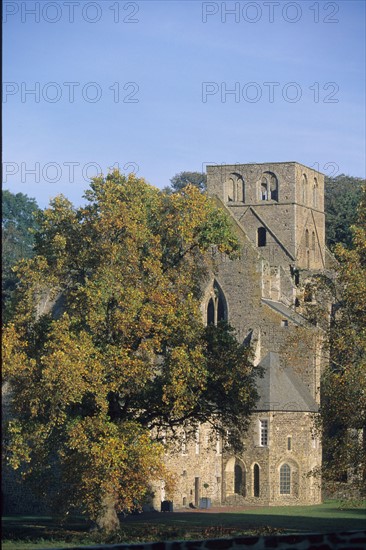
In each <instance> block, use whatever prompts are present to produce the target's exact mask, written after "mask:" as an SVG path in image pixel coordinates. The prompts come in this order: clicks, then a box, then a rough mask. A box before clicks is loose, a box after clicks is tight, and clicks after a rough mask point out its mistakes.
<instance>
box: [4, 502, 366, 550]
mask: <svg viewBox="0 0 366 550" xmlns="http://www.w3.org/2000/svg"><path fill="white" fill-rule="evenodd" d="M365 524H366V503H364V506H363V507H359V508H348V509H347V508H345V509H342V508H341V507H340V504H339V502H336V501H328V502H325V503H324V504H320V505H317V506H294V507H289V506H285V507H284V506H282V507H269V508H250V509H245V510H242V511H237V510H236V511H235V512H227V511H225V512H209V511H208V512H206V511H192V512H190V511H189V512H174V513H149V514H139V515H137V516H129V517H127V518H126V519H125V520H124V521H123V522H122V524H121V530H120V532H119V533H117V534H115V535H113V536H111V537H109V538H107V539H106V538H105V537H104V538H103V536H102V535H101V534H99V533H92V532H90V529H89V525H88V524H87V522H85V521H84V520H83V519H81V518H71V519H70V520H68V521H67V523H65V524H64V525H61V523H60V522H59V521H57V520H55V519H53V518H51V517H48V518H47V517H25V516H17V517H5V518H4V519H3V539H4V540H3V544H2V547H3V550H31V549H39V550H41V549H42V548H68V547H72V546H76V545H80V546H82V545H84V546H85V545H90V544H97V543H103V542H107V543H110V544H113V543H118V542H136V543H137V542H143V541H151V540H174V539H176V540H177V539H186V538H187V539H201V538H217V537H230V536H236V535H239V534H258V533H262V534H275V533H278V534H282V533H299V532H306V531H307V532H323V533H325V532H335V531H347V530H359V529H364V528H365Z"/></svg>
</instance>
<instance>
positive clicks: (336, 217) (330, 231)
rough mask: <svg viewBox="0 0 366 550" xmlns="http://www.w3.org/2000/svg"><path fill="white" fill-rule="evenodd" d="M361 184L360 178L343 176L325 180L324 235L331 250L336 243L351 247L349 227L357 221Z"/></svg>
mask: <svg viewBox="0 0 366 550" xmlns="http://www.w3.org/2000/svg"><path fill="white" fill-rule="evenodd" d="M363 182H364V181H363V180H362V179H361V178H355V177H352V176H346V175H345V174H340V175H339V176H336V177H334V178H328V177H326V178H325V197H324V210H325V235H326V243H327V246H328V247H329V248H331V249H333V248H334V246H335V245H336V244H337V243H342V244H345V245H346V246H350V245H351V242H352V232H351V225H353V224H354V223H355V222H356V220H357V208H358V205H359V203H360V200H361V193H362V183H363Z"/></svg>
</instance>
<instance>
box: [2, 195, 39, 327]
mask: <svg viewBox="0 0 366 550" xmlns="http://www.w3.org/2000/svg"><path fill="white" fill-rule="evenodd" d="M38 210H39V208H38V205H37V203H36V201H35V199H30V198H29V197H28V196H27V195H24V194H23V193H17V194H16V195H14V194H13V193H11V192H10V191H7V190H5V191H3V192H2V257H3V262H2V314H3V319H4V320H6V319H9V317H10V316H11V297H12V295H13V292H14V289H15V286H16V284H17V277H16V275H15V273H14V272H13V271H12V269H13V267H14V266H15V264H16V263H17V262H18V261H19V260H21V259H23V258H30V257H31V256H32V254H33V241H34V238H33V234H32V230H35V229H36V227H37V224H36V219H35V213H36V212H37V211H38Z"/></svg>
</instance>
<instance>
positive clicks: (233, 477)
mask: <svg viewBox="0 0 366 550" xmlns="http://www.w3.org/2000/svg"><path fill="white" fill-rule="evenodd" d="M225 487H226V491H225V492H226V497H228V496H233V495H240V496H242V497H245V496H246V469H245V465H244V463H243V462H242V461H241V460H240V459H238V458H235V457H232V458H230V459H229V460H228V461H227V463H226V467H225Z"/></svg>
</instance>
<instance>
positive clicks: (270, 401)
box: [256, 351, 318, 412]
mask: <svg viewBox="0 0 366 550" xmlns="http://www.w3.org/2000/svg"><path fill="white" fill-rule="evenodd" d="M260 366H261V367H263V370H264V376H263V378H259V379H258V381H257V387H258V393H259V396H260V397H259V400H258V402H257V405H256V410H257V411H301V412H317V411H318V404H317V403H316V401H315V399H314V398H313V397H312V395H311V394H310V391H309V389H308V387H307V386H306V385H305V384H304V382H302V380H301V379H300V378H299V376H298V375H297V374H296V373H295V372H294V371H293V370H292V369H291V368H289V367H283V366H281V364H280V358H279V355H278V353H274V352H272V351H271V352H269V353H268V354H267V355H266V356H265V357H264V359H262V361H261V362H260Z"/></svg>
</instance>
